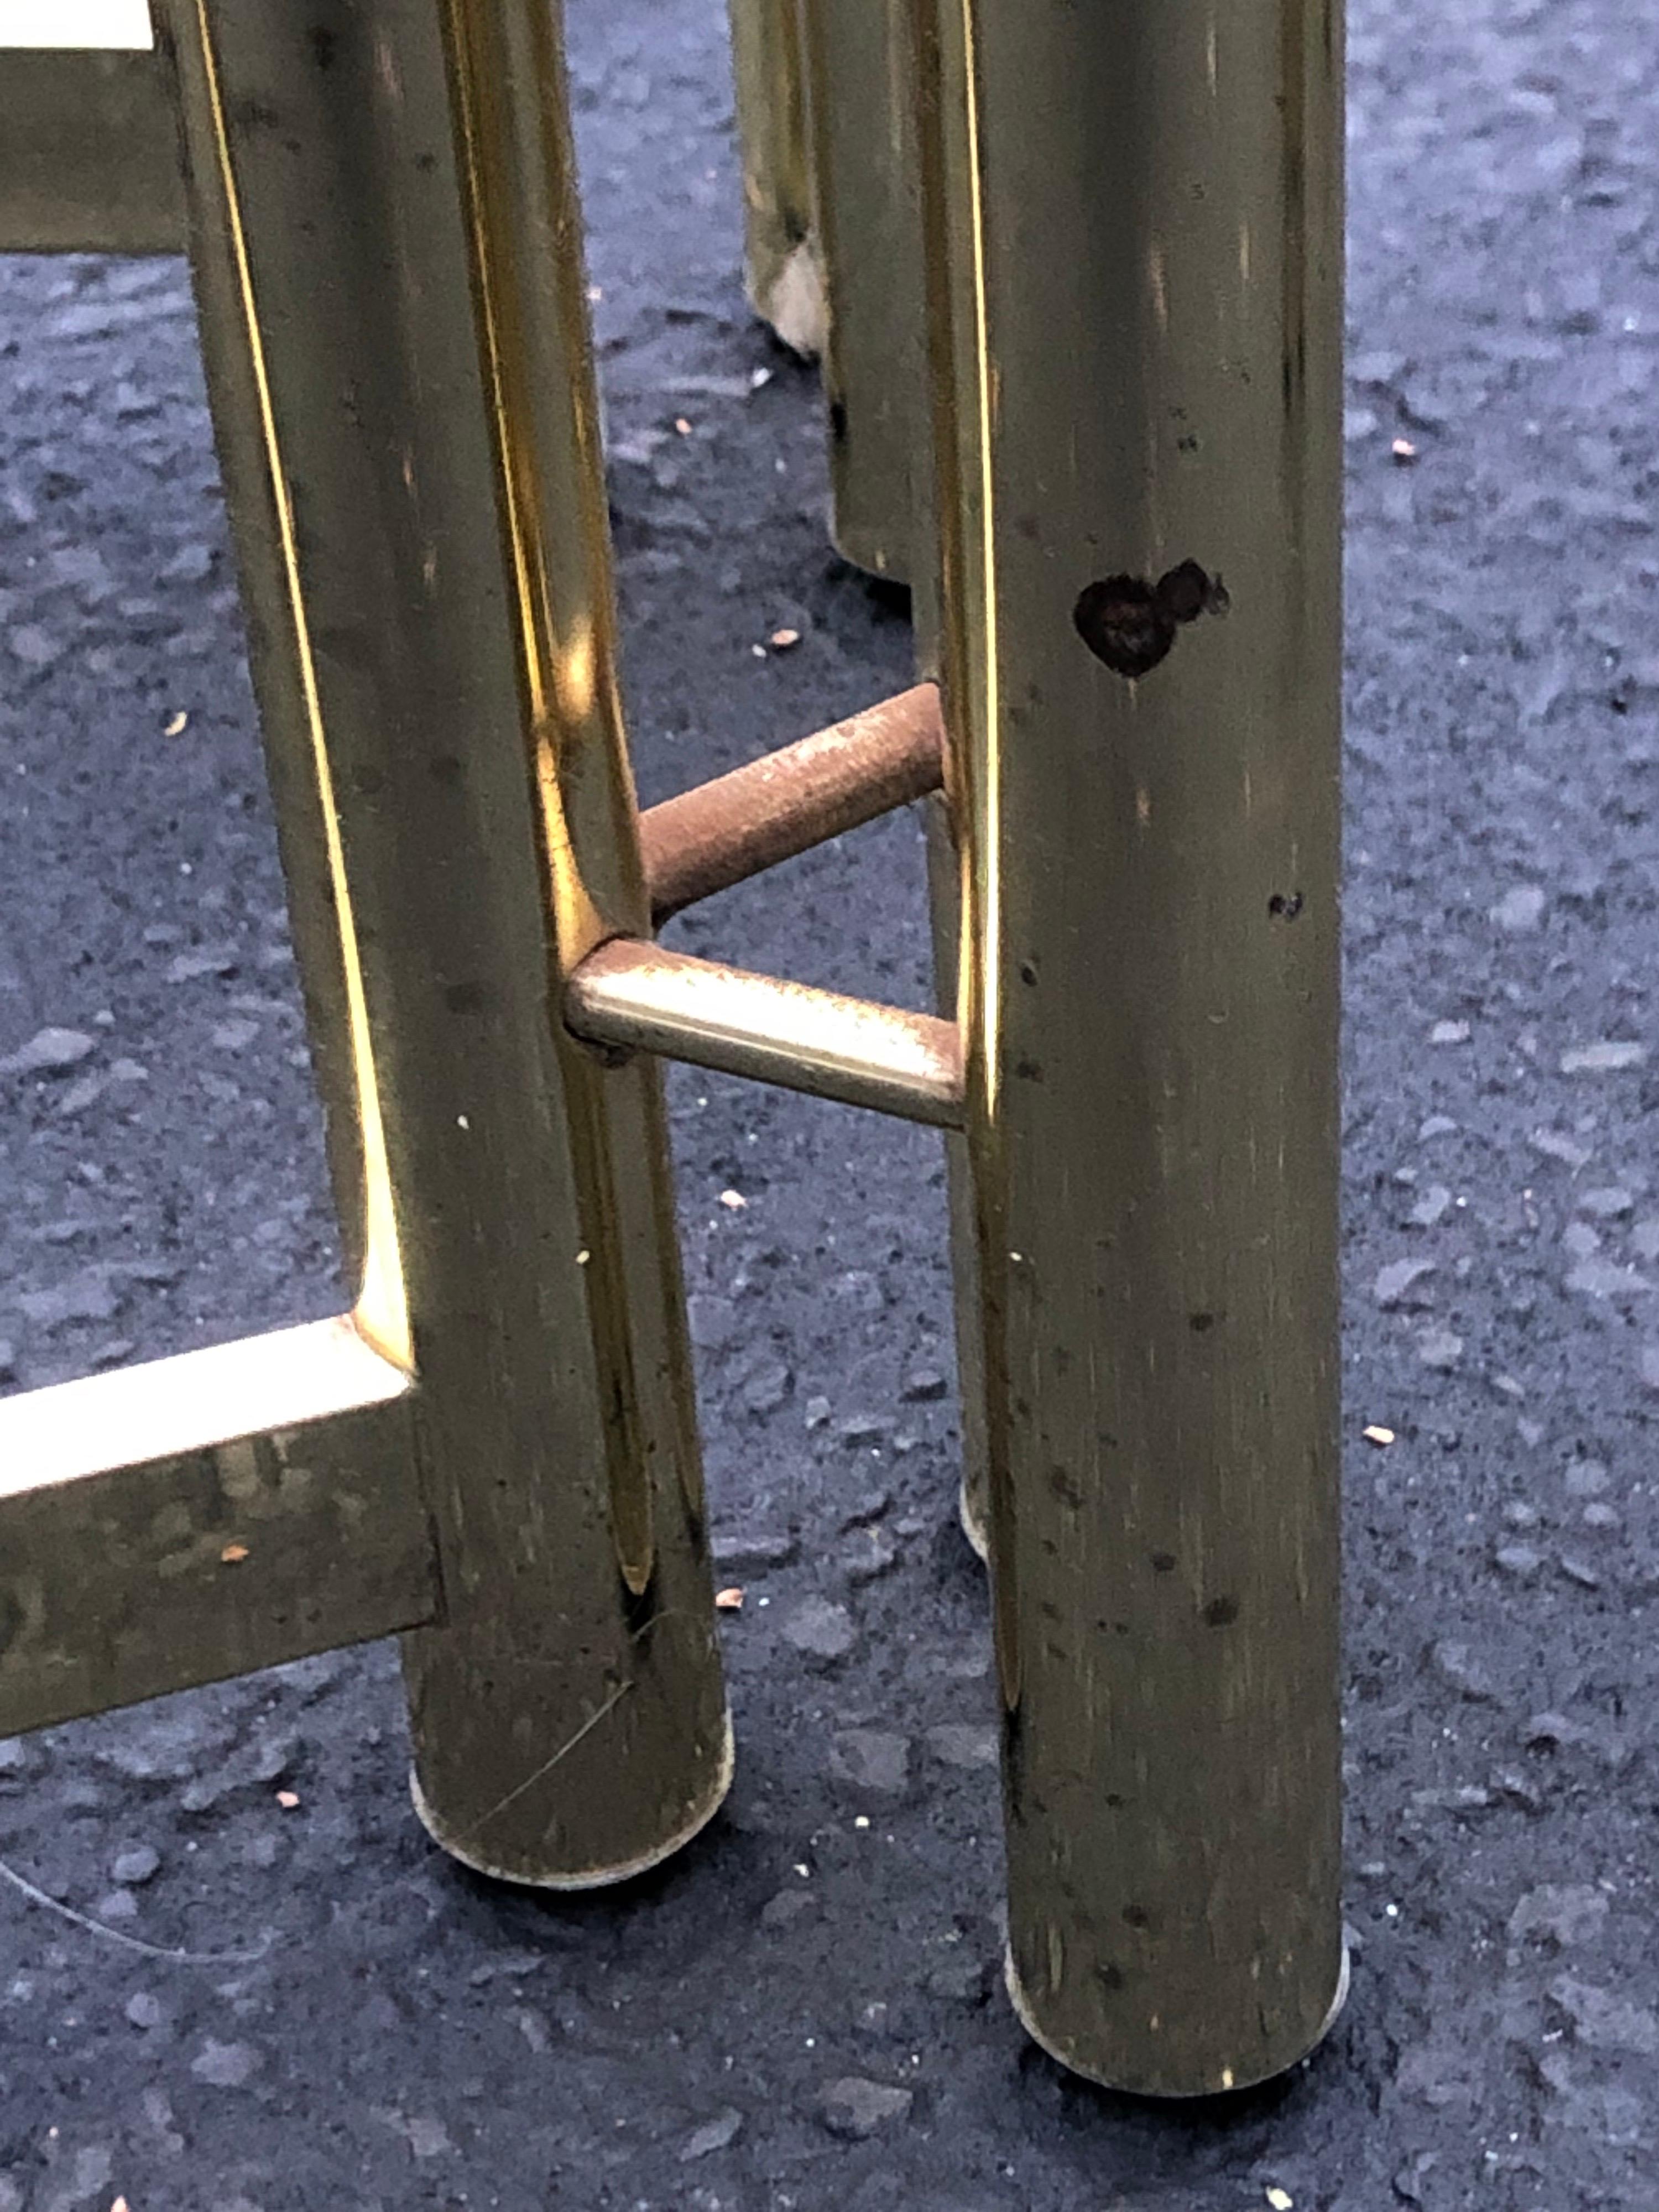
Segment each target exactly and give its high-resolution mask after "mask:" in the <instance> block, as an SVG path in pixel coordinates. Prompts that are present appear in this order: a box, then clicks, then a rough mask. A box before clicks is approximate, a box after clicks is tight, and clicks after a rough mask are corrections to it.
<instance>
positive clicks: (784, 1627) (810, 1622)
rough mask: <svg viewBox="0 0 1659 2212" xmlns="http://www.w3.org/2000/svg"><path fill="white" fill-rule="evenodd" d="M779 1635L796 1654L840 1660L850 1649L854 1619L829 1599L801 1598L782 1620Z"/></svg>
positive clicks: (841, 1606) (845, 1608) (851, 1646)
mask: <svg viewBox="0 0 1659 2212" xmlns="http://www.w3.org/2000/svg"><path fill="white" fill-rule="evenodd" d="M780 1633H781V1635H782V1637H783V1639H784V1641H785V1643H786V1644H793V1645H794V1647H795V1649H796V1650H797V1651H805V1652H808V1653H810V1654H811V1656H813V1657H814V1658H818V1659H841V1658H844V1657H845V1656H846V1655H847V1653H848V1652H849V1651H850V1650H852V1648H853V1642H854V1628H853V1616H852V1614H851V1613H848V1610H847V1607H845V1606H844V1605H836V1604H834V1603H833V1602H832V1601H830V1600H829V1598H825V1597H809V1598H804V1599H803V1600H802V1601H801V1602H800V1604H799V1605H798V1606H797V1607H795V1609H794V1611H793V1613H789V1614H787V1615H786V1616H785V1618H784V1620H783V1621H782V1623H781V1628H780Z"/></svg>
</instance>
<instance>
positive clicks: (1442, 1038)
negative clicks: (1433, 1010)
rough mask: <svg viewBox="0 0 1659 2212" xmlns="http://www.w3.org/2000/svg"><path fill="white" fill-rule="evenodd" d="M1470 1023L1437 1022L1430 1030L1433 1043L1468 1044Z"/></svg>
mask: <svg viewBox="0 0 1659 2212" xmlns="http://www.w3.org/2000/svg"><path fill="white" fill-rule="evenodd" d="M1468 1041H1469V1025H1468V1023H1467V1022H1437V1023H1436V1024H1435V1025H1434V1027H1433V1028H1432V1029H1431V1030H1430V1031H1429V1042H1430V1043H1431V1044H1467V1043H1468Z"/></svg>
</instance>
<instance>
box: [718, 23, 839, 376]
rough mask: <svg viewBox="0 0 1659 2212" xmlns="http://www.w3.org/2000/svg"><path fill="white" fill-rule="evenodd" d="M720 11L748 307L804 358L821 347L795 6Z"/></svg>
mask: <svg viewBox="0 0 1659 2212" xmlns="http://www.w3.org/2000/svg"><path fill="white" fill-rule="evenodd" d="M728 7H729V11H730V18H731V24H732V70H733V75H734V76H735V79H736V85H737V105H738V143H739V144H740V146H741V149H742V155H743V213H744V277H745V282H746V286H747V289H748V293H749V303H750V306H751V307H753V308H754V310H755V313H757V315H758V316H760V318H761V319H762V320H763V322H768V323H770V325H772V327H773V329H774V330H775V331H776V332H777V334H778V336H779V337H781V339H782V340H783V342H784V343H785V344H786V345H787V346H791V347H793V349H794V350H795V351H796V352H797V353H799V354H803V355H805V356H808V357H809V358H811V357H815V356H817V355H818V354H820V353H822V352H823V319H824V305H823V261H822V258H821V257H820V254H819V252H818V242H817V239H816V237H815V236H814V235H813V232H812V185H811V167H810V155H809V153H808V148H807V137H806V94H805V82H804V77H803V62H802V54H801V27H800V15H799V0H728Z"/></svg>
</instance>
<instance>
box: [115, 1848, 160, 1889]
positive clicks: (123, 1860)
mask: <svg viewBox="0 0 1659 2212" xmlns="http://www.w3.org/2000/svg"><path fill="white" fill-rule="evenodd" d="M160 1869H161V1853H160V1852H159V1851H158V1850H155V1847H154V1846H153V1845H152V1844H132V1845H131V1847H130V1848H129V1849H128V1850H123V1851H117V1853H116V1854H115V1857H114V1858H113V1859H112V1861H111V1863H110V1872H111V1874H112V1875H113V1876H114V1877H115V1879H116V1881H118V1882H123V1883H125V1885H126V1886H127V1887H129V1888H136V1887H137V1886H138V1884H139V1883H141V1882H146V1881H150V1880H151V1879H152V1878H153V1877H154V1876H155V1875H156V1874H157V1873H158V1872H159V1871H160Z"/></svg>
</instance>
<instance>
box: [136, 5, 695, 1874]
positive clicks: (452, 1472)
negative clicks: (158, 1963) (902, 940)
mask: <svg viewBox="0 0 1659 2212" xmlns="http://www.w3.org/2000/svg"><path fill="white" fill-rule="evenodd" d="M157 12H158V16H159V27H160V33H161V44H162V46H163V48H164V50H165V51H166V52H167V55H168V56H170V58H171V65H172V67H173V69H174V70H176V74H177V79H178V85H179V94H180V98H181V112H182V114H183V118H184V137H185V154H186V167H187V172H188V179H189V198H190V211H191V233H192V254H193V259H194V264H195V270H196V278H197V289H198V297H199V301H200V305H201V311H202V324H203V337H204V350H205V354H206V359H207V365H208V371H209V380H210V388H211V392H212V395H213V400H214V406H215V411H216V422H217V427H218V433H219V438H220V444H221V451H222V457H223V460H224V465H225V473H226V477H227V482H228V487H229V490H230V495H231V507H232V512H233V518H234V523H235V526H236V533H237V539H238V545H239V554H240V560H241V563H242V568H243V574H244V580H245V582H246V587H247V600H248V606H249V618H250V633H251V635H250V643H251V648H252V661H253V665H254V669H255V673H256V678H257V680H258V689H259V696H260V700H261V706H262V713H263V717H264V734H265V740H266V744H267V747H268V750H269V752H270V759H271V763H272V780H273V785H274V787H275V790H276V799H277V804H278V807H279V810H280V811H281V812H282V814H283V829H284V839H285V844H284V854H285V859H286V860H287V861H288V864H289V870H290V875H291V878H292V879H293V881H294V883H295V890H296V893H302V892H304V890H305V887H306V886H307V884H309V886H310V893H309V896H313V897H314V898H316V899H319V900H323V901H326V902H327V903H328V908H329V910H330V911H331V914H332V915H333V917H334V924H335V926H333V927H328V928H317V929H310V930H307V931H305V932H302V934H301V954H302V957H303V958H304V960H305V962H306V965H307V980H308V984H309V985H310V987H311V1000H312V1011H313V1018H316V1019H317V1020H318V1022H319V1042H320V1045H321V1048H322V1049H321V1054H320V1057H321V1062H322V1066H323V1072H324V1081H325V1097H326V1102H327V1103H328V1105H329V1108H330V1111H331V1118H335V1119H343V1122H344V1123H345V1124H346V1125H348V1127H349V1134H348V1135H346V1136H344V1137H343V1138H342V1139H341V1141H340V1143H339V1144H338V1145H337V1147H336V1150H335V1169H336V1176H337V1182H339V1183H340V1185H341V1188H343V1191H344V1192H345V1194H346V1196H347V1198H348V1200H349V1218H348V1223H347V1238H346V1241H347V1244H348V1247H349V1249H350V1250H351V1251H352V1253H353V1254H354V1255H355V1257H356V1260H357V1261H358V1263H359V1264H360V1265H361V1266H362V1267H363V1269H364V1271H365V1275H366V1288H365V1291H364V1296H363V1298H362V1301H361V1302H360V1305H359V1310H358V1311H359V1320H360V1323H361V1324H362V1326H363V1327H364V1328H365V1329H366V1330H368V1332H369V1333H370V1334H372V1335H373V1336H374V1338H375V1340H377V1341H378V1342H380V1344H381V1345H382V1346H383V1348H385V1349H386V1350H387V1351H388V1352H390V1353H391V1354H392V1356H393V1357H394V1358H398V1359H399V1360H400V1361H402V1362H403V1363H404V1364H413V1365H414V1367H415V1369H416V1373H417V1376H418V1387H417V1389H416V1393H415V1395H414V1400H413V1411H412V1419H413V1424H414V1430H415V1436H416V1452H417V1455H418V1459H419V1462H420V1474H421V1478H422V1490H423V1493H424V1498H425V1504H426V1511H427V1515H428V1518H429V1521H430V1524H431V1528H432V1534H433V1541H434V1545H435V1552H436V1557H437V1564H438V1570H439V1578H440V1582H441V1593H442V1604H441V1614H440V1617H439V1622H438V1625H436V1626H432V1627H429V1628H421V1629H417V1630H415V1631H412V1632H410V1633H409V1635H408V1636H407V1637H406V1638H405V1641H404V1668H405V1675H406V1680H407V1684H408V1690H409V1697H410V1716H411V1729H412V1734H413V1739H414V1751H415V1777H414V1789H415V1796H416V1805H417V1807H418V1808H419V1811H420V1814H421V1817H422V1819H423V1820H425V1822H426V1824H427V1826H428V1828H429V1829H430V1830H431V1832H432V1833H433V1834H434V1835H435V1837H436V1838H437V1839H438V1840H439V1841H440V1842H441V1844H444V1846H445V1847H446V1849H447V1850H450V1851H452V1852H453V1854H454V1855H455V1856H456V1857H459V1858H461V1859H464V1860H465V1861H466V1862H467V1863H469V1864H471V1865H473V1866H476V1867H478V1868H480V1869H483V1870H485V1871H487V1872H489V1873H491V1874H495V1875H503V1876H507V1877H509V1878H511V1879H513V1880H515V1881H527V1882H535V1883H539V1884H544V1885H547V1886H549V1887H584V1886H586V1885H589V1884H592V1883H596V1882H603V1881H614V1880H617V1879H618V1878H620V1877H621V1876H623V1875H627V1874H629V1873H632V1872H634V1871H635V1870H636V1869H640V1868H641V1867H644V1866H647V1865H649V1864H651V1863H653V1861H655V1860H657V1859H659V1858H661V1857H664V1856H665V1855H666V1854H667V1853H668V1852H669V1851H671V1850H673V1849H674V1848H675V1847H676V1845H677V1844H680V1843H682V1842H684V1840H685V1838H687V1837H688V1836H690V1834H692V1833H693V1832H695V1831H696V1829H697V1828H698V1827H699V1826H701V1825H702V1823H703V1822H704V1821H705V1820H708V1817H709V1815H710V1814H711V1813H712V1812H713V1811H714V1808H715V1807H716V1806H717V1805H718V1804H719V1802H720V1798H721V1796H722V1795H723V1794H724V1792H725V1790H726V1786H727V1783H728V1780H729V1777H730V1772H731V1760H732V1750H731V1735H730V1729H729V1724H728V1722H727V1717H726V1705H725V1699H724V1693H723V1690H722V1686H721V1676H720V1661H719V1655H718V1652H717V1650H716V1646H715V1639H714V1612H713V1590H712V1584H711V1578H710V1574H709V1568H708V1553H707V1546H706V1541H705V1533H704V1514H703V1502H702V1480H701V1474H700V1468H699V1462H698V1452H697V1443H696V1424H695V1416H694V1408H693V1404H692V1397H691V1386H690V1360H689V1354H688V1349H687V1343H686V1335H685V1328H684V1308H683V1298H682V1294H681V1285H680V1280H679V1270H678V1253H677V1250H676V1247H675V1241H674V1225H673V1209H672V1202H671V1191H670V1187H669V1177H668V1164H667V1154H666V1147H665V1133H664V1116H663V1108H662V1100H661V1094H660V1090H659V1079H658V1074H657V1071H656V1069H655V1066H654V1064H653V1063H651V1062H648V1061H639V1060H636V1061H634V1062H632V1063H630V1064H628V1065H625V1066H606V1065H605V1064H604V1063H603V1062H602V1061H601V1060H600V1059H599V1057H598V1056H596V1055H594V1054H591V1053H589V1052H588V1051H586V1049H585V1048H582V1047H580V1046H579V1045H577V1044H576V1043H575V1042H574V1041H573V1040H572V1039H571V1038H570V1037H569V1036H568V1035H567V1034H566V1033H565V1031H564V1030H563V1028H562V1024H561V1023H560V1021H559V1019H558V1014H557V1009H558V1006H559V1003H560V996H561V991H562V978H563V975H564V974H565V973H567V972H568V970H569V969H572V968H574V966H575V965H576V964H577V963H578V962H580V959H581V958H582V957H584V956H585V955H586V953H587V952H588V951H591V950H592V948H593V946H594V945H597V944H598V943H599V942H600V941H601V940H602V939H605V938H606V937H608V936H610V935H612V934H615V933H623V932H626V933H641V934H643V933H646V932H647V930H648V915H647V908H646V899H645V890H644V883H643V878H642V875H641V866H640V859H639V850H638V842H637V835H636V825H635V812H634V801H633V793H632V787H631V785H630V783H629V777H628V774H627V769H626V763H625V760H624V757H623V744H622V737H621V726H620V716H619V713H618V709H617V694H616V687H615V681H614V675H613V660H612V645H611V624H612V616H611V586H610V574H609V565H608V548H607V545H606V542H605V522H604V516H605V506H604V495H603V486H602V482H601V478H600V474H599V461H598V453H599V441H598V435H597V428H596V419H595V417H596V406H595V398H594V390H593V383H592V368H591V364H590V361H589V356H588V349H587V339H586V328H585V323H584V316H583V302H582V276H581V269H580V252H579V249H578V247H577V245H576V243H575V241H576V240H577V238H578V237H579V231H578V229H577V228H576V220H575V206H574V189H573V180H572V173H571V160H570V152H569V146H568V130H567V124H566V116H565V106H564V100H563V87H562V71H561V68H560V64H559V59H558V52H557V43H556V41H557V31H556V21H555V18H554V15H553V14H552V12H551V11H550V9H548V8H547V6H546V4H545V0H501V4H499V5H491V6H486V5H484V4H483V0H446V3H445V4H444V5H441V6H436V7H435V6H432V5H429V4H428V0H356V4H349V0H313V4H312V5H310V6H308V7H307V8H305V9H289V8H285V7H278V6H264V7H259V8H254V7H252V6H249V5H246V4H245V0H161V4H160V5H159V7H158V10H157ZM555 249H556V252H555ZM550 260H551V261H552V264H553V265H554V266H555V267H556V283H552V284H549V283H547V282H546V281H545V270H546V268H547V266H548V264H549V261H550Z"/></svg>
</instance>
